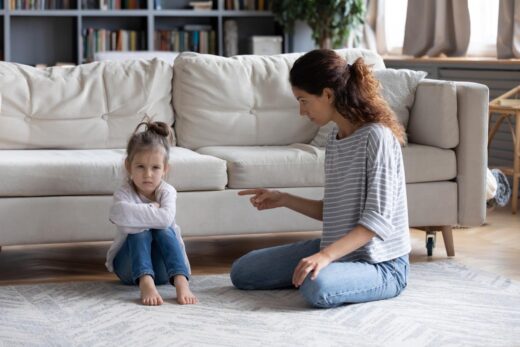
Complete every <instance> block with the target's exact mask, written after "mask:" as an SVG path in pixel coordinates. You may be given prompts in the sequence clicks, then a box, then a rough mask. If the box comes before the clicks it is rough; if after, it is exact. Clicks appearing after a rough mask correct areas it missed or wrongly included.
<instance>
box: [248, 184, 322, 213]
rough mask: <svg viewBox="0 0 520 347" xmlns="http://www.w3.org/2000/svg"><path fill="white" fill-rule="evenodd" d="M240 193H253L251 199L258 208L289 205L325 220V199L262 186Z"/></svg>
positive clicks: (265, 208)
mask: <svg viewBox="0 0 520 347" xmlns="http://www.w3.org/2000/svg"><path fill="white" fill-rule="evenodd" d="M238 195H253V196H252V197H251V198H250V199H249V200H250V201H251V204H252V205H253V206H254V207H256V208H257V209H258V210H267V209H271V208H277V207H287V208H289V209H291V210H293V211H296V212H299V213H301V214H304V215H306V216H308V217H311V218H314V219H317V220H323V200H312V199H306V198H302V197H300V196H296V195H292V194H289V193H285V192H280V191H278V190H268V189H262V188H257V189H246V190H242V191H240V192H238Z"/></svg>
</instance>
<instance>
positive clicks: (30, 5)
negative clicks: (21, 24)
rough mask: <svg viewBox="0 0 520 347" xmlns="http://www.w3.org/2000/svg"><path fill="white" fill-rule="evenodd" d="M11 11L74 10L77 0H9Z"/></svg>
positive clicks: (76, 6)
mask: <svg viewBox="0 0 520 347" xmlns="http://www.w3.org/2000/svg"><path fill="white" fill-rule="evenodd" d="M9 1H10V5H11V11H61V10H76V9H77V8H78V2H77V0H31V1H27V0H9Z"/></svg>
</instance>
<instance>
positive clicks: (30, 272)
mask: <svg viewBox="0 0 520 347" xmlns="http://www.w3.org/2000/svg"><path fill="white" fill-rule="evenodd" d="M510 211H511V210H510V208H509V207H508V208H501V209H496V210H494V211H492V212H491V213H489V214H488V218H487V222H486V224H485V225H483V226H481V227H478V228H468V229H454V230H453V233H454V242H455V252H456V255H455V257H454V258H453V259H454V260H456V261H459V262H461V263H464V264H466V265H468V266H469V267H472V268H478V269H481V270H485V271H488V272H493V273H497V274H501V275H503V276H506V277H509V278H511V279H516V280H520V266H519V264H520V214H517V215H512V214H511V212H510ZM411 235H412V254H411V261H412V262H425V261H438V260H440V259H446V258H447V257H446V251H445V249H444V244H443V242H442V235H441V233H438V235H437V236H438V238H437V247H436V248H435V250H434V255H433V257H427V256H426V249H425V246H424V245H425V233H424V232H423V231H420V230H412V231H411ZM312 237H319V233H317V232H311V233H308V232H307V233H291V234H270V235H255V236H240V237H218V238H186V248H187V252H188V257H189V258H190V262H191V265H192V270H193V273H194V274H214V273H226V272H228V271H229V268H230V265H231V263H232V262H233V260H234V259H236V258H238V257H239V256H241V255H242V254H245V253H246V252H248V251H250V250H253V249H256V248H260V247H267V246H272V245H278V244H283V243H288V242H293V241H297V240H303V239H308V238H312ZM109 245H110V243H107V242H96V243H79V244H78V243H77V244H59V245H38V246H10V247H3V248H2V251H1V252H0V285H9V284H28V283H46V282H68V281H94V280H95V281H113V280H116V277H115V276H114V275H113V274H110V273H108V272H107V271H106V269H105V266H104V262H105V254H106V251H107V249H108V247H109Z"/></svg>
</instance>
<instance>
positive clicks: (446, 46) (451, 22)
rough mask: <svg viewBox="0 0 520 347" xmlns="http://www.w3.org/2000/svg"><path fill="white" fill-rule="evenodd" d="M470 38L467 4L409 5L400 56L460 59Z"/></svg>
mask: <svg viewBox="0 0 520 347" xmlns="http://www.w3.org/2000/svg"><path fill="white" fill-rule="evenodd" d="M519 1H520V0H519ZM517 2H518V1H517ZM469 36H470V21H469V8H468V1H467V0H422V1H416V0H412V1H408V9H407V12H406V26H405V33H404V43H403V54H406V55H413V56H415V57H420V56H424V55H426V56H431V57H436V56H439V55H443V54H444V55H447V56H463V55H465V54H466V51H467V50H468V45H469Z"/></svg>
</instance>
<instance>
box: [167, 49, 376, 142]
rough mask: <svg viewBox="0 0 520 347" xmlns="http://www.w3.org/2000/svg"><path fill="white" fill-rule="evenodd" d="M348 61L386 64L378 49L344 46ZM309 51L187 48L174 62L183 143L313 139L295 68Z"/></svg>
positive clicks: (176, 107)
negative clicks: (232, 52)
mask: <svg viewBox="0 0 520 347" xmlns="http://www.w3.org/2000/svg"><path fill="white" fill-rule="evenodd" d="M338 53H340V54H341V55H342V56H344V57H346V59H347V61H348V62H353V61H354V60H355V59H356V58H358V57H363V58H364V59H365V62H366V63H368V64H373V65H374V69H381V68H384V63H383V60H382V58H381V57H380V56H378V55H377V54H375V53H373V52H370V51H367V50H362V49H342V50H338ZM302 54H303V53H292V54H281V55H274V56H253V55H244V56H235V57H231V58H225V57H219V56H214V55H205V54H197V53H191V52H190V53H182V54H180V55H179V56H178V57H177V58H176V59H175V63H174V65H173V69H174V77H173V108H174V110H175V125H174V127H175V131H176V135H177V141H178V144H179V145H180V146H182V147H187V148H190V149H197V148H200V147H204V146H212V145H220V146H224V145H251V146H253V145H287V144H291V143H297V142H303V143H308V142H309V141H310V140H311V139H312V138H313V137H314V135H315V134H316V133H317V131H318V127H317V126H316V125H315V124H313V123H311V122H310V121H309V120H308V119H307V118H306V117H300V116H299V107H298V103H297V101H296V100H295V98H294V96H293V94H292V91H291V86H290V83H289V71H290V69H291V67H292V65H293V63H294V61H295V60H296V59H297V58H298V57H300V56H301V55H302Z"/></svg>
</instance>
